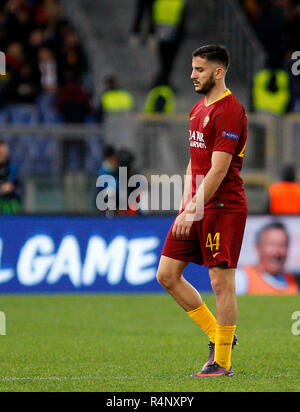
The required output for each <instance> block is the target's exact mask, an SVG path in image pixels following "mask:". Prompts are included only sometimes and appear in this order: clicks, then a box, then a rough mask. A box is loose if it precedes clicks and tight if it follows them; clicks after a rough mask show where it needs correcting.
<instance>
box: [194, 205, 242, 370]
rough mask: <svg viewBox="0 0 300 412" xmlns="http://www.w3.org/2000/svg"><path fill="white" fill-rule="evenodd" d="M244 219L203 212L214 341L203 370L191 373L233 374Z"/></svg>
mask: <svg viewBox="0 0 300 412" xmlns="http://www.w3.org/2000/svg"><path fill="white" fill-rule="evenodd" d="M245 222H246V213H241V214H227V215H226V214H220V213H219V214H215V215H206V216H204V219H203V221H202V225H201V236H202V241H201V245H202V255H203V259H204V264H205V265H206V266H208V267H209V268H210V269H209V274H210V278H211V285H212V289H213V291H214V294H215V296H216V303H217V324H216V334H215V344H214V345H212V344H211V343H210V345H211V346H210V356H209V360H208V362H207V363H206V364H205V365H204V367H203V369H202V371H201V372H200V373H198V374H196V375H193V376H200V377H201V376H222V375H232V371H230V368H231V352H232V348H233V346H234V345H236V344H237V338H236V336H235V334H234V331H235V328H236V320H237V301H236V293H235V268H236V266H237V262H238V258H239V253H240V249H241V244H242V239H243V233H244V227H245ZM229 228H230V229H229ZM224 262H226V263H224ZM212 358H213V360H214V362H213V363H211V360H212ZM217 364H219V365H220V366H219V368H220V371H219V372H220V373H218V371H217V372H216V370H215V367H216V365H217ZM207 369H208V370H207ZM206 372H209V373H206Z"/></svg>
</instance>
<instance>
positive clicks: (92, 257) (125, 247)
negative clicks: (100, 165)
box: [0, 216, 211, 293]
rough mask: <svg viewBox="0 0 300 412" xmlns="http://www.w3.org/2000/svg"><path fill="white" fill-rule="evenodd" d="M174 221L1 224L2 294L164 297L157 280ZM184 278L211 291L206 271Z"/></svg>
mask: <svg viewBox="0 0 300 412" xmlns="http://www.w3.org/2000/svg"><path fill="white" fill-rule="evenodd" d="M172 222H173V218H172V217H128V218H126V217H124V218H123V217H122V218H113V219H106V218H102V217H62V216H53V217H46V216H40V217H26V216H11V217H9V216H8V217H3V216H2V217H1V218H0V293H32V292H42V293H43V292H47V293H59V292H111V293H113V292H162V291H163V290H162V287H161V286H160V285H159V284H158V282H157V280H156V270H157V267H158V263H159V258H160V253H161V250H162V247H163V244H164V241H165V238H166V235H167V233H168V231H169V228H170V226H171V224H172ZM185 276H186V278H187V279H188V280H189V281H190V282H191V283H192V284H193V285H194V286H195V287H196V288H197V289H198V290H200V291H211V287H210V281H209V276H208V270H207V269H206V268H204V267H203V266H198V265H195V264H189V265H188V267H187V268H186V273H185Z"/></svg>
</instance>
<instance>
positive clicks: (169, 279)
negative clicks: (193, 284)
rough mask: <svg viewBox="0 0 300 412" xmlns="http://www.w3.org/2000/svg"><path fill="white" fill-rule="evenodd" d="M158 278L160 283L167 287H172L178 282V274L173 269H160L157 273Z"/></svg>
mask: <svg viewBox="0 0 300 412" xmlns="http://www.w3.org/2000/svg"><path fill="white" fill-rule="evenodd" d="M156 279H157V281H158V283H159V284H160V285H161V286H163V287H164V288H165V289H170V288H171V287H172V286H173V285H174V283H175V282H176V279H177V275H176V274H175V273H174V272H172V270H169V271H165V270H158V272H157V274H156Z"/></svg>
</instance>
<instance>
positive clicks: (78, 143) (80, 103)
mask: <svg viewBox="0 0 300 412" xmlns="http://www.w3.org/2000/svg"><path fill="white" fill-rule="evenodd" d="M65 79H66V82H65V85H64V86H63V87H62V89H61V91H60V94H59V96H58V103H57V106H58V111H59V113H60V115H61V116H62V118H63V120H64V121H65V122H68V123H84V122H85V119H86V117H87V116H88V114H89V113H90V112H91V100H90V96H89V94H88V93H87V91H86V90H85V88H84V87H83V85H82V84H81V83H80V81H79V80H78V77H77V76H76V75H75V74H74V73H73V72H66V74H65ZM62 153H63V164H64V170H65V171H72V172H76V171H78V170H83V168H84V166H85V157H86V144H85V140H84V139H83V138H82V139H80V138H78V139H66V140H64V141H63V144H62Z"/></svg>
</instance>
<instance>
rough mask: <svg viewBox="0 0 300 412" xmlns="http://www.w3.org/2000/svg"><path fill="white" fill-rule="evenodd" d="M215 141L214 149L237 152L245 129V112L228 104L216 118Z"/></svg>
mask: <svg viewBox="0 0 300 412" xmlns="http://www.w3.org/2000/svg"><path fill="white" fill-rule="evenodd" d="M214 127H215V143H214V148H213V151H220V152H228V153H231V154H232V155H234V154H235V152H236V148H237V145H238V143H239V139H240V137H241V133H242V129H243V113H242V110H241V109H239V108H234V107H231V106H230V105H228V106H227V107H226V109H225V110H223V111H222V112H219V113H218V114H216V117H215V118H214Z"/></svg>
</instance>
